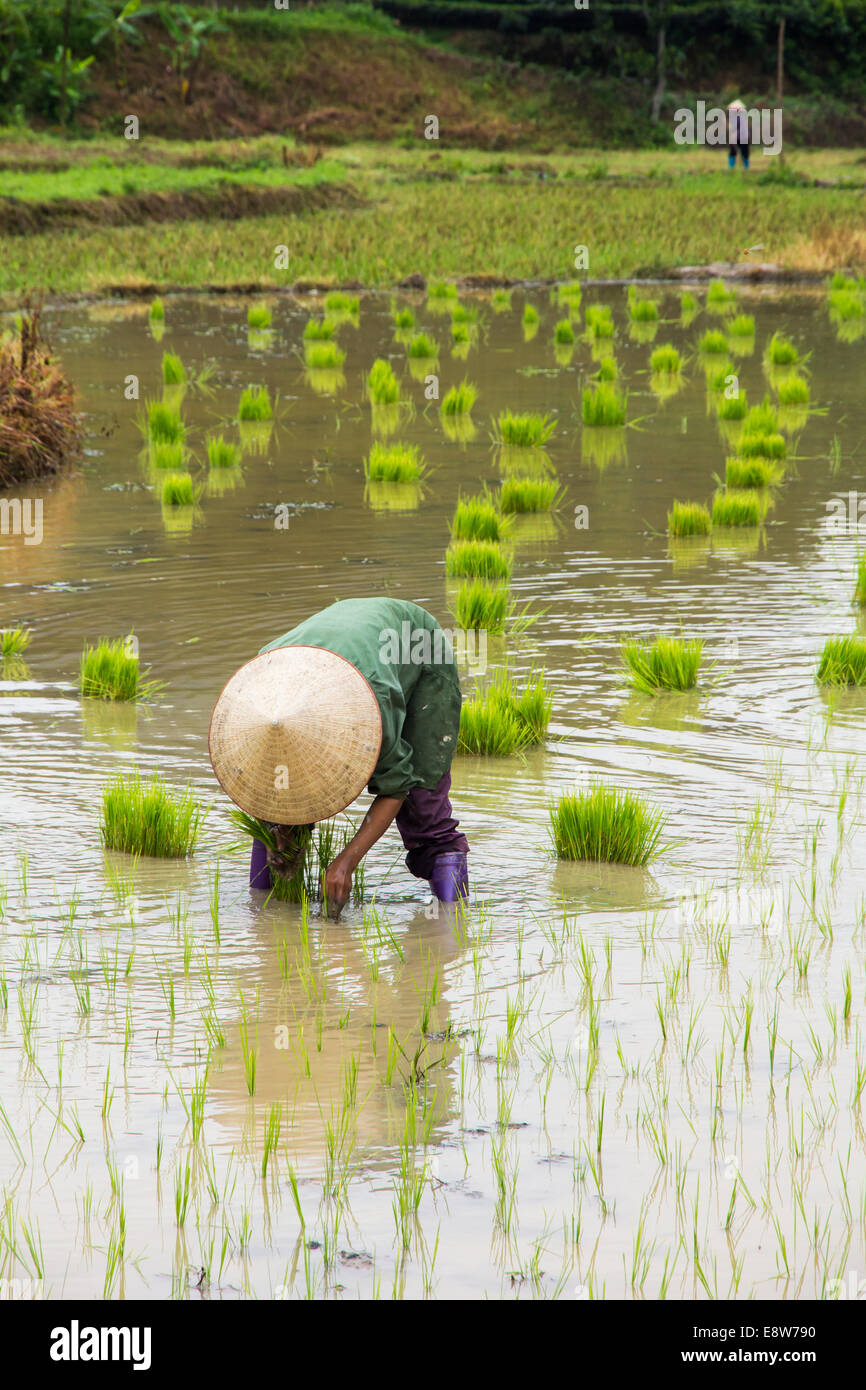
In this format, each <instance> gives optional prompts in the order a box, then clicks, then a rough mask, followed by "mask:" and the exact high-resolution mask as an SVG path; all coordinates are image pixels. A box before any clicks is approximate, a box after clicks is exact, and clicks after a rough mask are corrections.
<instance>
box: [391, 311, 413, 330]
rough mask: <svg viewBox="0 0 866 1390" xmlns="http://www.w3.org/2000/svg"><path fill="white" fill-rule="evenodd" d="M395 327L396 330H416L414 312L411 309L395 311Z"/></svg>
mask: <svg viewBox="0 0 866 1390" xmlns="http://www.w3.org/2000/svg"><path fill="white" fill-rule="evenodd" d="M394 327H395V328H414V327H415V315H414V314H413V313H412V310H411V309H395V310H394Z"/></svg>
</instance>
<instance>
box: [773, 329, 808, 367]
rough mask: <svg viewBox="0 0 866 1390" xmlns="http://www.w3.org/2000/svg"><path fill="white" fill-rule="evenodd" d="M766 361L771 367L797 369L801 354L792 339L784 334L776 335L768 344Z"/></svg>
mask: <svg viewBox="0 0 866 1390" xmlns="http://www.w3.org/2000/svg"><path fill="white" fill-rule="evenodd" d="M765 357H766V361H767V362H768V363H769V365H770V366H771V367H795V366H796V365H797V363H798V362H799V361H800V354H799V352H798V351H797V349H796V347H795V346H794V344H793V343H792V342H791V340H790V338H786V337H785V336H784V334H782V333H774V334H773V336H772V338H771V339H770V341H769V342H768V344H767V350H766V354H765Z"/></svg>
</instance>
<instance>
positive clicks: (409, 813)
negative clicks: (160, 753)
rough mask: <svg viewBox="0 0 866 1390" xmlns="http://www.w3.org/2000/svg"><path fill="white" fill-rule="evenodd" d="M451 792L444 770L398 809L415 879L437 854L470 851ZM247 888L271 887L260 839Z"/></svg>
mask: <svg viewBox="0 0 866 1390" xmlns="http://www.w3.org/2000/svg"><path fill="white" fill-rule="evenodd" d="M450 791H451V773H450V772H446V773H445V776H444V777H442V778H441V780H440V781H438V782H437V783H436V786H435V787H434V788H433V790H432V791H427V790H426V789H425V788H424V787H413V788H412V790H411V791H410V793H409V795H408V796H407V797H406V799H405V801H404V802H403V804H402V806H401V807H400V810H399V811H398V812H397V829H398V830H399V831H400V835H401V838H402V840H403V844H404V845H405V847H406V850H407V854H406V867H407V869H408V870H409V872H410V874H413V875H414V877H415V878H429V877H430V875H431V873H432V872H433V863H434V860H436V859H437V858H438V856H439V855H440V854H468V853H469V845H468V844H467V841H466V836H465V835H464V834H463V833H462V832H461V831H460V830H459V829H458V823H457V820H456V819H455V816H454V813H453V811H452V809H451V800H450V797H449V792H450ZM250 887H251V888H263V889H265V891H270V887H271V871H270V869H269V868H268V852H267V850H266V848H265V846H264V845H263V844H262V843H261V841H260V840H254V841H253V852H252V857H251V859H250Z"/></svg>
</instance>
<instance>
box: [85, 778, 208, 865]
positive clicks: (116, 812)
mask: <svg viewBox="0 0 866 1390" xmlns="http://www.w3.org/2000/svg"><path fill="white" fill-rule="evenodd" d="M205 814H206V813H205V812H203V811H202V808H201V806H200V805H199V803H198V802H197V801H196V800H195V797H194V796H193V794H192V792H191V791H190V790H189V789H188V788H187V790H186V791H184V792H176V791H174V790H172V789H171V788H170V787H167V786H166V785H165V783H164V782H163V780H162V778H161V777H160V776H159V775H158V774H157V773H154V775H153V776H152V777H151V778H150V779H149V781H147V782H145V781H144V780H143V779H142V777H141V775H140V773H138V772H134V773H132V774H131V775H130V776H127V777H124V776H118V777H116V778H115V779H114V780H113V781H112V782H109V783H108V785H107V786H106V787H105V788H104V789H103V793H102V843H103V844H104V845H105V848H106V849H114V850H123V851H124V852H125V853H127V854H146V855H152V856H154V857H155V858H159V859H185V858H187V856H188V855H190V854H192V852H193V850H194V849H195V844H196V840H197V839H198V834H199V830H200V829H201V824H202V821H203V820H204V817H205Z"/></svg>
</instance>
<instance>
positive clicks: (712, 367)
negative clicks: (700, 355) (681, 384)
mask: <svg viewBox="0 0 866 1390" xmlns="http://www.w3.org/2000/svg"><path fill="white" fill-rule="evenodd" d="M705 366H706V376H707V390H708V391H711V392H713V393H716V394H717V393H719V392H721V391H725V390H726V389H727V388H728V386H729V385H730V378H731V377H732V376H734V375H735V372H734V364H733V362H731V361H730V360H729V361H727V362H719V361H717V359H716V358H715V357H713V358H710V360H709V361H708V362H707V363H705Z"/></svg>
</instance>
